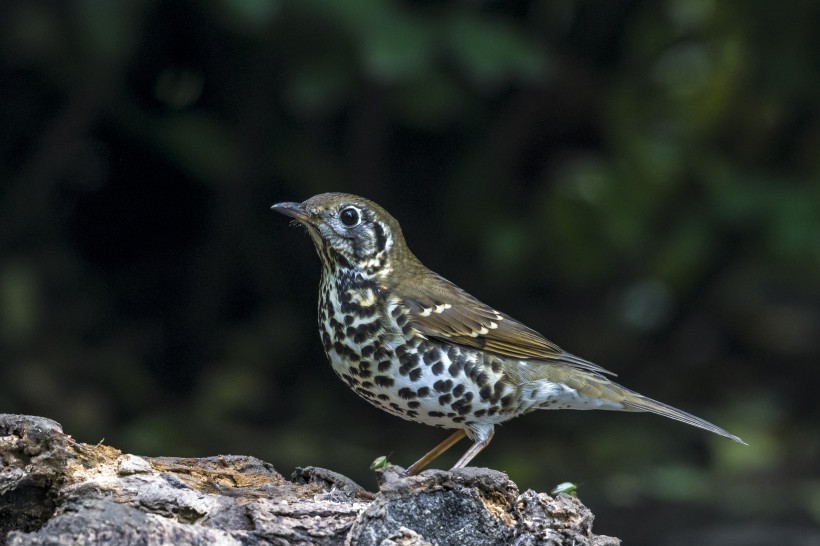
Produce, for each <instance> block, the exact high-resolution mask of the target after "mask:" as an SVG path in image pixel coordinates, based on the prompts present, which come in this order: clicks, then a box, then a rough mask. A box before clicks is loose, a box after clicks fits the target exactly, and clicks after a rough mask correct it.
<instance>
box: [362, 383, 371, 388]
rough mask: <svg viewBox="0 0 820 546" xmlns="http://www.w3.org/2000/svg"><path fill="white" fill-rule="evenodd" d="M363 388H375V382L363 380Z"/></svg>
mask: <svg viewBox="0 0 820 546" xmlns="http://www.w3.org/2000/svg"><path fill="white" fill-rule="evenodd" d="M362 388H363V389H372V388H373V383H371V382H370V381H363V382H362Z"/></svg>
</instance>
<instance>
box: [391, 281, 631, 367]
mask: <svg viewBox="0 0 820 546" xmlns="http://www.w3.org/2000/svg"><path fill="white" fill-rule="evenodd" d="M432 275H434V277H433V278H431V277H427V278H425V282H423V283H416V284H410V283H408V285H406V286H404V287H402V288H403V289H402V290H401V296H400V299H399V301H398V302H397V304H398V305H399V306H402V307H405V309H406V310H407V313H408V317H409V323H410V324H411V325H412V326H413V327H414V328H416V329H417V330H418V331H419V332H421V333H422V334H423V335H425V336H428V337H433V338H436V339H440V340H443V341H448V342H450V343H454V344H457V345H464V346H467V347H474V348H477V349H481V350H483V351H487V352H490V353H494V354H496V355H499V356H505V357H511V358H519V359H522V360H542V361H548V362H556V363H561V364H566V365H569V366H572V367H575V368H579V369H584V370H587V371H591V372H594V373H599V374H609V375H615V374H614V373H612V372H610V371H608V370H606V369H605V368H602V367H601V366H598V365H597V364H594V363H592V362H588V361H586V360H584V359H582V358H579V357H577V356H575V355H573V354H570V353H567V352H566V351H564V350H563V349H561V348H560V347H559V346H558V345H556V344H554V343H552V342H551V341H549V340H548V339H546V338H545V337H544V336H542V335H541V334H539V333H538V332H536V331H535V330H533V329H531V328H529V327H527V326H525V325H524V324H521V323H520V322H518V321H517V320H515V319H514V318H512V317H510V316H509V315H506V314H504V313H501V312H499V311H496V310H495V309H493V308H492V307H490V306H488V305H486V304H484V303H482V302H480V301H478V300H477V299H475V298H474V297H472V296H471V295H469V294H468V293H467V292H465V291H463V290H462V289H460V288H459V287H457V286H456V285H454V284H453V283H451V282H450V281H448V280H446V279H444V278H442V277H439V276H438V275H436V274H435V273H433V274H432Z"/></svg>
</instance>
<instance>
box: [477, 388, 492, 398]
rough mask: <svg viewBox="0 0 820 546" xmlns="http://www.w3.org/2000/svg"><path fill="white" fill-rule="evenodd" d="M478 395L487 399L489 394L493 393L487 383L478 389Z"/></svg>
mask: <svg viewBox="0 0 820 546" xmlns="http://www.w3.org/2000/svg"><path fill="white" fill-rule="evenodd" d="M478 395H479V396H480V397H481V399H482V400H489V399H490V396H492V395H493V389H492V388H491V387H490V386H489V385H484V386H483V387H481V390H479V391H478Z"/></svg>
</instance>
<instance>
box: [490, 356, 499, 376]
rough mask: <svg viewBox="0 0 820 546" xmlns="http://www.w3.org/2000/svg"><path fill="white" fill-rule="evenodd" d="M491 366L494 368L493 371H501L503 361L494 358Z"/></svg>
mask: <svg viewBox="0 0 820 546" xmlns="http://www.w3.org/2000/svg"><path fill="white" fill-rule="evenodd" d="M490 368H492V370H493V373H501V361H499V360H498V359H497V358H494V359H492V362H491V363H490Z"/></svg>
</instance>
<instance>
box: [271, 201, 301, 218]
mask: <svg viewBox="0 0 820 546" xmlns="http://www.w3.org/2000/svg"><path fill="white" fill-rule="evenodd" d="M271 209H272V210H275V211H276V212H279V213H282V214H284V215H285V216H290V217H291V218H296V219H297V220H299V221H300V222H310V218H311V216H310V214H309V213H308V212H307V211H306V210H305V207H304V206H303V205H302V203H276V204H275V205H273V206H272V207H271Z"/></svg>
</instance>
